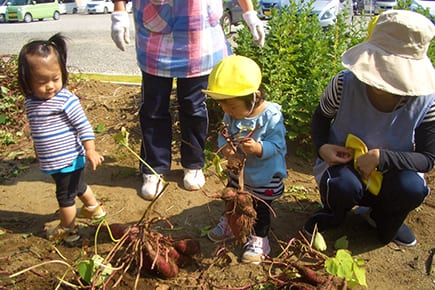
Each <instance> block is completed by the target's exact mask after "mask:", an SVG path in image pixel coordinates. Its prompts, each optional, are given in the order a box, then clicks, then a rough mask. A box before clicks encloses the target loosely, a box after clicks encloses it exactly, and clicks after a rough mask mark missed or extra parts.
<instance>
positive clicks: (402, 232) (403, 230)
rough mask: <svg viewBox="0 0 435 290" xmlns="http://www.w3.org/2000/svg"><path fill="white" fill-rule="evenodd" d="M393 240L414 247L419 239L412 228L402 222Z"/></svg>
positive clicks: (401, 244)
mask: <svg viewBox="0 0 435 290" xmlns="http://www.w3.org/2000/svg"><path fill="white" fill-rule="evenodd" d="M393 242H394V243H396V244H398V245H400V246H404V247H413V246H415V245H416V244H417V239H416V238H415V236H414V233H413V232H412V230H411V229H410V228H409V227H408V226H407V225H405V224H402V225H401V226H400V228H399V230H398V231H397V234H396V237H395V238H394V239H393Z"/></svg>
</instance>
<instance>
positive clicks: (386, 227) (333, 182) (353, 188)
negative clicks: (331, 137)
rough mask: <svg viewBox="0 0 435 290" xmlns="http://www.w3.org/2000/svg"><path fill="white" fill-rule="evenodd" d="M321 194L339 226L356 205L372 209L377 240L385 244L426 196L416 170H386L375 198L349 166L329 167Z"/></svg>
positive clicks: (425, 187) (323, 201) (324, 176)
mask: <svg viewBox="0 0 435 290" xmlns="http://www.w3.org/2000/svg"><path fill="white" fill-rule="evenodd" d="M319 190H320V195H321V200H322V203H323V205H324V208H326V209H330V210H331V211H332V212H333V214H334V216H335V219H336V221H337V224H340V223H342V222H343V221H344V218H345V216H346V212H347V211H349V210H351V209H352V208H353V207H354V206H355V205H361V206H367V207H371V208H372V210H373V211H372V213H371V217H372V218H373V219H374V221H375V222H376V227H377V230H378V234H379V237H380V239H381V241H382V242H384V243H388V242H390V241H391V240H393V239H394V237H395V235H396V233H397V230H398V229H399V227H400V226H401V225H402V223H403V222H404V220H405V218H406V217H407V216H408V214H409V212H411V211H412V210H413V209H415V208H416V207H418V206H419V205H420V204H421V203H422V202H423V201H424V198H425V197H426V196H427V194H428V193H429V189H428V187H427V186H426V182H425V181H424V179H423V178H421V176H419V175H418V173H417V172H415V171H410V170H402V171H389V172H387V173H385V174H384V177H383V181H382V188H381V191H380V193H379V194H378V195H377V196H375V195H373V194H371V193H370V192H369V191H367V190H366V188H365V185H364V184H363V183H362V181H361V179H360V178H359V175H358V173H357V172H356V171H355V170H354V168H353V166H352V165H340V166H333V167H329V168H328V170H327V171H326V172H325V173H324V174H323V176H322V179H321V181H320V186H319Z"/></svg>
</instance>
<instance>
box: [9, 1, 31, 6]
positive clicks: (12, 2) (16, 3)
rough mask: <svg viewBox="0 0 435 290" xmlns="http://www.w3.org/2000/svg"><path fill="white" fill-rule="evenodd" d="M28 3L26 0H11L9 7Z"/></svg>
mask: <svg viewBox="0 0 435 290" xmlns="http://www.w3.org/2000/svg"><path fill="white" fill-rule="evenodd" d="M28 2H29V1H28V0H12V1H11V5H13V6H21V5H27V4H28Z"/></svg>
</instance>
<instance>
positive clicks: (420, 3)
mask: <svg viewBox="0 0 435 290" xmlns="http://www.w3.org/2000/svg"><path fill="white" fill-rule="evenodd" d="M419 8H421V9H428V10H429V14H430V17H431V20H432V22H434V23H435V0H413V1H412V3H411V10H413V11H416V10H417V9H419Z"/></svg>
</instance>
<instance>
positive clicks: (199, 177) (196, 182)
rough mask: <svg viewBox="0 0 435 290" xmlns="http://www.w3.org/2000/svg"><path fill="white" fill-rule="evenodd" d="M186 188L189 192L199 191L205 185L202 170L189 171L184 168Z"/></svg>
mask: <svg viewBox="0 0 435 290" xmlns="http://www.w3.org/2000/svg"><path fill="white" fill-rule="evenodd" d="M183 171H184V178H183V183H184V188H185V189H187V190H198V189H201V187H203V186H204V184H205V177H204V173H202V169H187V168H184V169H183Z"/></svg>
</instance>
